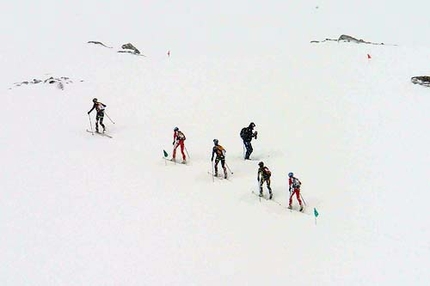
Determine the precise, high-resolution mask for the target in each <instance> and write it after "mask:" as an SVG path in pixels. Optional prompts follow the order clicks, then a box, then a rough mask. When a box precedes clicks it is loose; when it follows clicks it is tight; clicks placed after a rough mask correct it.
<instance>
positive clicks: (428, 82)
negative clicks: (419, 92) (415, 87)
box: [411, 75, 430, 87]
mask: <svg viewBox="0 0 430 286" xmlns="http://www.w3.org/2000/svg"><path fill="white" fill-rule="evenodd" d="M411 82H412V83H413V84H419V85H424V86H428V87H430V76H427V75H421V76H413V77H411Z"/></svg>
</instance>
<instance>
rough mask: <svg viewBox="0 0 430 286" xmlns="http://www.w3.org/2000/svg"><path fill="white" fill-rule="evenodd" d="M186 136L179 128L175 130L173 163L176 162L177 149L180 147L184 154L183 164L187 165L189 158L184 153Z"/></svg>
mask: <svg viewBox="0 0 430 286" xmlns="http://www.w3.org/2000/svg"><path fill="white" fill-rule="evenodd" d="M185 139H187V138H185V134H184V133H183V132H182V131H180V130H179V128H178V127H175V128H174V129H173V156H172V159H171V160H172V161H174V162H175V161H176V149H177V148H178V147H181V153H182V163H186V162H187V157H186V156H185V152H184V148H185V145H184V141H185Z"/></svg>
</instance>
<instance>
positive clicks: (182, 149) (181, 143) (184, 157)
mask: <svg viewBox="0 0 430 286" xmlns="http://www.w3.org/2000/svg"><path fill="white" fill-rule="evenodd" d="M179 144H180V145H181V153H182V160H184V161H186V160H187V157H186V156H185V152H184V149H185V145H184V141H183V140H181V141H180V143H179Z"/></svg>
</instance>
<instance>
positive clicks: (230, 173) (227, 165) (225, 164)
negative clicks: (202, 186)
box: [225, 162, 233, 174]
mask: <svg viewBox="0 0 430 286" xmlns="http://www.w3.org/2000/svg"><path fill="white" fill-rule="evenodd" d="M225 166H226V167H227V169H228V170H229V171H230V174H233V172H232V171H231V170H230V167H229V166H228V165H227V162H226V163H225Z"/></svg>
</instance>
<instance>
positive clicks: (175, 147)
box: [172, 143, 178, 161]
mask: <svg viewBox="0 0 430 286" xmlns="http://www.w3.org/2000/svg"><path fill="white" fill-rule="evenodd" d="M177 148H178V143H175V145H173V154H172V161H174V160H175V158H176V149H177Z"/></svg>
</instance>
